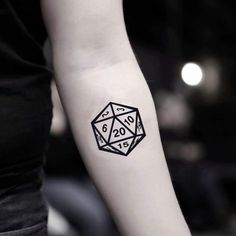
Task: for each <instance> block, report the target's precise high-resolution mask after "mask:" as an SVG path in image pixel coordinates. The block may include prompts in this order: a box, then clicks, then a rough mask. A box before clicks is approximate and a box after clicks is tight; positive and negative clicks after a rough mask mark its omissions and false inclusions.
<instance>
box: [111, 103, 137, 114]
mask: <svg viewBox="0 0 236 236" xmlns="http://www.w3.org/2000/svg"><path fill="white" fill-rule="evenodd" d="M110 103H111V105H113V104H114V105H117V106H120V107H126V108H129V109H132V110H134V109H138V108H136V107H130V106H126V105H122V104H119V103H116V102H110ZM114 116H115V114H114Z"/></svg>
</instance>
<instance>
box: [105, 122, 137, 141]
mask: <svg viewBox="0 0 236 236" xmlns="http://www.w3.org/2000/svg"><path fill="white" fill-rule="evenodd" d="M115 120H117V121H118V122H120V123H121V124H122V125H123V126H124V127H125V128H126V129H128V131H129V132H130V133H131V134H132V136H135V134H134V133H133V132H132V131H131V130H130V129H129V128H127V127H126V126H125V125H124V124H123V123H122V122H121V121H120V120H119V119H117V118H114V123H115ZM113 127H114V124H113V126H112V129H113ZM129 137H131V136H129ZM125 139H126V138H125ZM120 140H121V139H120ZM110 141H111V137H110V139H109V140H108V143H115V142H117V141H115V142H110Z"/></svg>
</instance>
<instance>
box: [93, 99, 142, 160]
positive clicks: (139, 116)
mask: <svg viewBox="0 0 236 236" xmlns="http://www.w3.org/2000/svg"><path fill="white" fill-rule="evenodd" d="M113 105H116V106H120V107H124V108H128V109H130V110H131V111H128V112H124V113H120V114H118V115H116V114H115V111H114V108H113ZM109 106H111V111H112V113H113V116H110V117H108V118H105V119H102V120H99V121H96V120H97V119H98V118H99V117H100V116H101V114H102V113H103V112H104V111H105V110H106V109H107V108H108V107H109ZM132 112H136V123H135V126H136V128H135V133H133V131H132V130H131V129H129V127H128V126H126V125H125V124H124V123H123V122H122V121H121V120H120V119H119V116H122V115H126V114H129V113H132ZM108 119H112V124H111V129H110V133H109V136H108V142H107V141H106V140H105V139H104V137H103V135H102V134H101V133H100V132H99V130H98V129H97V128H96V126H95V124H96V123H100V122H102V121H106V120H108ZM138 119H139V120H140V124H141V126H142V129H143V134H139V135H137V127H138V126H137V123H138ZM115 120H117V121H118V122H120V123H121V125H123V126H124V127H125V128H126V129H127V130H128V131H130V133H131V134H133V135H132V136H129V137H126V138H123V139H120V140H118V141H115V142H111V143H110V139H111V135H112V130H113V127H114V123H115ZM91 125H92V129H93V133H94V136H95V139H96V142H97V146H98V149H99V150H101V151H104V152H110V153H113V154H119V155H122V156H128V155H129V154H130V152H132V151H133V150H134V149H135V147H136V146H137V145H138V144H139V143H140V142H141V141H142V140H143V139H144V138H145V137H146V132H145V129H144V126H143V121H142V119H141V115H140V113H139V110H138V108H136V107H131V106H126V105H123V104H119V103H115V102H109V103H108V104H107V105H106V106H105V108H103V109H102V111H101V112H100V113H99V114H98V115H97V116H96V117H95V118H94V119H93V121H92V122H91ZM96 132H97V133H98V134H99V135H100V136H101V137H102V139H103V141H104V142H105V144H104V145H102V146H101V147H100V146H99V141H98V139H97V135H96ZM137 137H141V138H140V139H139V140H138V142H137V143H135V144H134V146H133V147H132V145H133V143H134V140H135V139H136V138H137ZM131 138H133V141H132V142H131V144H130V147H129V149H128V152H127V153H126V154H125V153H123V152H121V151H120V150H119V149H117V148H115V147H113V146H111V145H112V144H115V143H119V142H123V141H125V140H127V139H131ZM105 146H109V147H110V148H112V149H114V151H112V150H107V149H104V147H105ZM131 147H132V148H131Z"/></svg>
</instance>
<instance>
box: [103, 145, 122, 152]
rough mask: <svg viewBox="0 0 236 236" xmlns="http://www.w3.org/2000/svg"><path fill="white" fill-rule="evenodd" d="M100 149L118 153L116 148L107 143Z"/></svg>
mask: <svg viewBox="0 0 236 236" xmlns="http://www.w3.org/2000/svg"><path fill="white" fill-rule="evenodd" d="M102 150H104V151H108V152H114V153H120V152H119V151H118V150H116V149H115V148H113V147H111V146H109V145H106V146H104V147H102Z"/></svg>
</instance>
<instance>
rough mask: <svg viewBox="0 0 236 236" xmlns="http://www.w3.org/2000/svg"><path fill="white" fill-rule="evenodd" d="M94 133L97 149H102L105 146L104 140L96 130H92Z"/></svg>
mask: <svg viewBox="0 0 236 236" xmlns="http://www.w3.org/2000/svg"><path fill="white" fill-rule="evenodd" d="M93 130H94V133H95V135H96V140H97V144H98V146H99V147H102V146H104V145H106V141H105V140H104V138H103V137H102V136H101V134H99V132H98V131H97V130H96V128H94V129H93Z"/></svg>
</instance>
